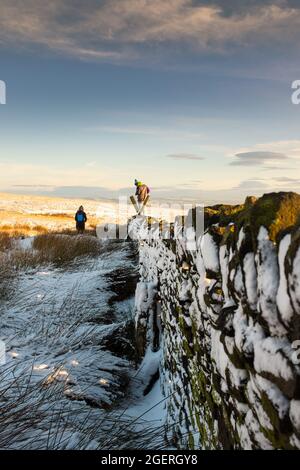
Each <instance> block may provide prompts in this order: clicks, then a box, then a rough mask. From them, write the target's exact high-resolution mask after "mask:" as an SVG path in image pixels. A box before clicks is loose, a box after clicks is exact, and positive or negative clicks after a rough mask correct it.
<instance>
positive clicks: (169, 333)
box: [135, 197, 300, 449]
mask: <svg viewBox="0 0 300 470" xmlns="http://www.w3.org/2000/svg"><path fill="white" fill-rule="evenodd" d="M299 198H300V197H299ZM262 199H263V198H262ZM297 201H298V199H297ZM298 202H299V201H298ZM263 203H264V204H265V203H266V201H263ZM256 204H257V203H256ZM280 204H281V200H280ZM278 207H279V206H277V205H276V211H275V212H276V214H277V215H278V214H279V208H278ZM242 210H244V211H245V208H244V207H243V208H242ZM255 210H256V211H258V212H259V210H260V207H259V206H258V207H256V208H255ZM253 211H254V209H251V214H252V212H253ZM255 217H257V216H255ZM256 220H257V219H256ZM274 220H275V219H274V217H273V219H272V217H271V222H272V224H273V225H271V222H268V224H267V223H265V225H264V224H261V225H259V226H256V227H253V226H252V225H251V224H250V225H249V224H248V225H247V224H246V223H238V222H235V223H234V224H232V223H229V224H228V223H227V224H223V226H221V224H220V223H217V224H211V225H209V223H208V224H207V228H206V232H205V234H204V235H203V236H202V237H201V238H200V239H199V240H197V250H196V251H193V252H191V251H190V252H188V251H186V249H185V247H184V245H183V244H182V243H181V242H180V240H177V241H176V242H175V241H173V240H172V241H168V240H167V241H166V240H161V239H160V238H159V237H156V239H153V238H152V237H151V236H150V235H149V233H150V232H149V233H148V236H147V234H145V230H144V231H143V237H142V238H143V240H140V283H139V285H138V288H137V297H136V324H137V334H138V337H139V338H140V342H139V344H143V341H144V348H145V345H146V344H147V343H149V341H150V342H151V341H154V342H155V343H156V345H157V344H159V342H160V344H161V347H162V349H163V354H162V356H163V360H162V363H161V380H162V387H163V390H164V394H165V397H166V406H167V409H168V421H167V429H166V434H167V436H168V437H169V439H170V440H173V441H174V442H176V444H177V445H178V446H179V447H181V448H187V447H188V448H203V449H218V448H221V449H229V448H234V449H239V448H243V449H272V448H279V449H290V448H291V449H294V448H297V449H299V448H300V382H299V379H300V366H299V365H298V364H297V363H298V362H300V361H297V359H298V358H299V354H298V357H297V353H296V352H295V345H297V344H298V345H299V343H297V341H298V340H299V339H300V233H299V227H298V226H295V224H294V225H289V226H288V228H287V227H280V230H278V231H277V232H276V236H275V235H274V233H275V232H274V229H273V228H274V223H275V222H276V223H277V221H276V220H275V222H274ZM135 223H136V222H135ZM297 227H298V228H297ZM283 229H284V230H283ZM272 230H273V231H272ZM159 321H160V322H161V326H160V325H157V324H158V323H159ZM158 335H160V341H159V340H158V339H157V336H158ZM142 349H143V348H141V350H142ZM298 351H299V349H298Z"/></svg>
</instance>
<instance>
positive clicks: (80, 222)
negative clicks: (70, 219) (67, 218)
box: [75, 206, 87, 233]
mask: <svg viewBox="0 0 300 470" xmlns="http://www.w3.org/2000/svg"><path fill="white" fill-rule="evenodd" d="M75 220H76V229H77V232H78V233H83V232H84V231H85V223H86V221H87V216H86V213H85V212H84V209H83V206H80V207H79V209H78V211H77V212H76V215H75Z"/></svg>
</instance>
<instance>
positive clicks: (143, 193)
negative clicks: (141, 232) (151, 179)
mask: <svg viewBox="0 0 300 470" xmlns="http://www.w3.org/2000/svg"><path fill="white" fill-rule="evenodd" d="M134 185H135V187H136V191H135V195H136V197H137V202H138V208H139V212H138V213H139V214H143V212H144V209H145V205H146V203H147V201H148V199H149V193H150V189H149V188H148V186H147V185H146V184H144V183H142V182H141V181H138V180H134Z"/></svg>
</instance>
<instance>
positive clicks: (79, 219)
mask: <svg viewBox="0 0 300 470" xmlns="http://www.w3.org/2000/svg"><path fill="white" fill-rule="evenodd" d="M77 222H84V214H83V212H78V214H77Z"/></svg>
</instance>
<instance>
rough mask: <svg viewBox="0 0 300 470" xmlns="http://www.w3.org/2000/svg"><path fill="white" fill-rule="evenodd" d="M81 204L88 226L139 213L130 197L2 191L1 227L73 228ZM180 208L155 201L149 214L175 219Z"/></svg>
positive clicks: (30, 232)
mask: <svg viewBox="0 0 300 470" xmlns="http://www.w3.org/2000/svg"><path fill="white" fill-rule="evenodd" d="M80 205H83V206H84V209H85V211H86V213H87V217H88V223H87V228H88V229H95V227H96V226H97V225H99V224H100V225H101V224H105V223H112V222H115V221H118V222H119V223H120V224H124V223H127V220H128V219H129V218H130V217H132V216H133V215H135V213H136V211H135V208H134V207H133V205H132V204H131V202H130V200H129V198H125V199H124V198H123V199H121V200H120V203H119V200H115V201H113V200H104V199H103V200H99V201H96V200H90V199H86V200H85V199H69V198H52V197H45V196H32V195H30V196H29V195H16V194H9V193H0V230H6V231H8V230H14V229H15V230H19V231H23V232H26V233H27V234H28V235H34V234H35V233H39V232H43V231H44V232H46V231H61V230H65V229H73V228H74V225H75V222H74V216H75V212H76V211H77V209H78V207H79V206H80ZM179 212H180V207H179V206H178V205H176V206H174V207H170V206H168V205H167V204H160V203H159V202H158V201H153V202H152V203H151V200H150V203H149V204H148V205H147V208H146V211H145V215H148V216H151V217H155V218H158V219H164V220H168V221H173V220H174V217H175V215H178V213H179Z"/></svg>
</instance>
